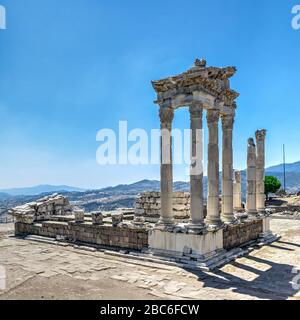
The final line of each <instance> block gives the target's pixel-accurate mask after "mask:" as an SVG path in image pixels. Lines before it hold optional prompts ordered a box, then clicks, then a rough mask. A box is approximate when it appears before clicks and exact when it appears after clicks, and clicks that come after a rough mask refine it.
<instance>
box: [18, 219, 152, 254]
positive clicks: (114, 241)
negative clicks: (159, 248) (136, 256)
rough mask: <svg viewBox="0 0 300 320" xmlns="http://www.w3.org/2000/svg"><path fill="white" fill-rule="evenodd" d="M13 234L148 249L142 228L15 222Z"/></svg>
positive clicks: (71, 223)
mask: <svg viewBox="0 0 300 320" xmlns="http://www.w3.org/2000/svg"><path fill="white" fill-rule="evenodd" d="M15 234H16V235H18V236H22V235H29V234H30V235H38V236H43V237H50V238H57V239H61V240H66V241H71V242H75V241H78V242H83V243H87V244H93V245H99V246H104V247H115V248H125V249H133V250H141V249H142V248H145V247H148V231H147V230H146V229H144V228H138V229H134V228H128V227H121V226H118V227H113V226H112V225H93V224H92V223H91V222H84V223H75V222H61V221H45V222H41V223H33V224H26V223H22V222H17V223H16V224H15Z"/></svg>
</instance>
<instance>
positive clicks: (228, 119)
mask: <svg viewBox="0 0 300 320" xmlns="http://www.w3.org/2000/svg"><path fill="white" fill-rule="evenodd" d="M221 119H222V128H223V129H233V124H234V114H223V115H221Z"/></svg>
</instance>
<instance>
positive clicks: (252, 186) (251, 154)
mask: <svg viewBox="0 0 300 320" xmlns="http://www.w3.org/2000/svg"><path fill="white" fill-rule="evenodd" d="M247 213H248V215H249V216H250V217H256V216H257V211H256V147H255V143H254V140H253V139H252V138H250V139H248V152H247Z"/></svg>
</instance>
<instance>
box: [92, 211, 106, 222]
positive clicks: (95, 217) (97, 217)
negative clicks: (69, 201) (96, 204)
mask: <svg viewBox="0 0 300 320" xmlns="http://www.w3.org/2000/svg"><path fill="white" fill-rule="evenodd" d="M92 221H93V224H94V225H102V224H103V214H102V212H100V211H94V212H92Z"/></svg>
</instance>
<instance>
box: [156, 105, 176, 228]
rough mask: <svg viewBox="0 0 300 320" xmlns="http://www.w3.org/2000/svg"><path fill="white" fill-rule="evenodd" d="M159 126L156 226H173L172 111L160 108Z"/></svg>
mask: <svg viewBox="0 0 300 320" xmlns="http://www.w3.org/2000/svg"><path fill="white" fill-rule="evenodd" d="M159 116H160V125H161V140H160V145H161V156H160V159H161V164H160V192H161V216H160V219H159V221H158V225H172V224H174V217H173V166H172V122H173V119H174V110H173V109H171V108H162V107H161V108H160V112H159Z"/></svg>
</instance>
